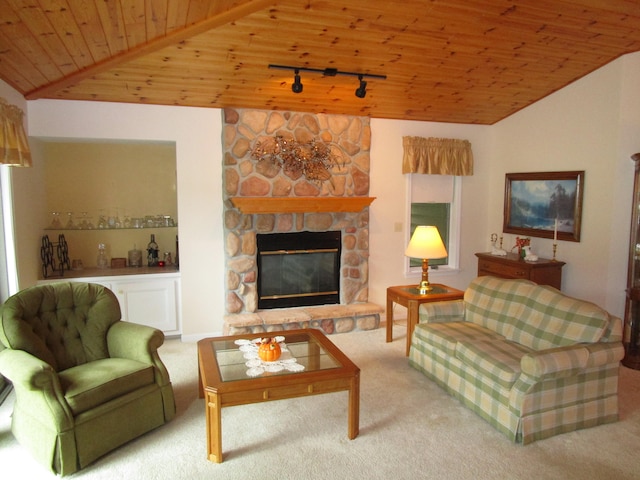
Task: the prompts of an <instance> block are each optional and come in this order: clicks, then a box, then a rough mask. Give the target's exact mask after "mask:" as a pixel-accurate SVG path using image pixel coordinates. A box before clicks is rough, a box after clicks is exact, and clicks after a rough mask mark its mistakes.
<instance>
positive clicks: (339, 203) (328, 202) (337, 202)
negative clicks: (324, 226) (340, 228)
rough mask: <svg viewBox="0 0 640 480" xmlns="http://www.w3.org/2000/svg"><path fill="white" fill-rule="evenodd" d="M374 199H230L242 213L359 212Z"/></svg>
mask: <svg viewBox="0 0 640 480" xmlns="http://www.w3.org/2000/svg"><path fill="white" fill-rule="evenodd" d="M375 198H376V197H282V198H280V197H232V198H230V200H231V203H232V204H233V206H234V207H235V208H237V209H238V210H240V211H241V212H242V213H245V214H250V213H320V212H332V213H335V212H360V211H361V210H362V209H364V208H365V207H368V206H369V205H371V202H373V201H374V200H375Z"/></svg>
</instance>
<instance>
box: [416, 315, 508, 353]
mask: <svg viewBox="0 0 640 480" xmlns="http://www.w3.org/2000/svg"><path fill="white" fill-rule="evenodd" d="M414 332H415V333H414V335H416V336H417V337H418V338H419V339H420V340H421V341H423V342H424V343H426V344H429V345H433V346H434V347H435V348H438V349H440V350H444V351H445V353H446V354H447V355H455V354H456V346H457V345H458V342H461V341H469V342H477V341H482V340H489V339H500V338H503V337H501V336H500V335H498V334H496V333H493V332H492V331H491V330H489V329H487V328H484V327H480V326H478V325H475V324H473V323H469V322H448V323H426V324H418V325H416V328H415V331H414Z"/></svg>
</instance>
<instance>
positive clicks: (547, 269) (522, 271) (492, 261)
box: [476, 253, 565, 290]
mask: <svg viewBox="0 0 640 480" xmlns="http://www.w3.org/2000/svg"><path fill="white" fill-rule="evenodd" d="M476 257H478V276H482V275H493V276H494V277H500V278H523V279H525V280H531V281H532V282H536V283H538V284H540V285H550V286H552V287H555V288H557V289H558V290H560V289H561V287H562V267H563V266H564V265H565V262H559V261H557V260H549V259H546V258H539V259H538V261H537V262H525V261H524V260H522V259H521V258H520V257H519V256H518V255H517V254H515V253H507V256H506V257H504V256H503V257H501V256H498V255H491V254H490V253H476Z"/></svg>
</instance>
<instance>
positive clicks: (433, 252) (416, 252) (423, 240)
mask: <svg viewBox="0 0 640 480" xmlns="http://www.w3.org/2000/svg"><path fill="white" fill-rule="evenodd" d="M404 254H405V255H406V256H407V257H413V258H421V259H422V281H421V282H420V285H419V286H418V289H419V290H420V295H424V294H425V293H428V292H430V291H431V290H433V287H432V286H430V285H429V259H430V258H432V259H436V258H444V257H446V256H447V249H446V248H445V246H444V243H442V238H441V237H440V232H438V228H437V227H434V226H432V225H429V226H419V227H416V229H415V231H414V232H413V235H412V236H411V241H410V242H409V245H408V246H407V249H406V250H405V252H404Z"/></svg>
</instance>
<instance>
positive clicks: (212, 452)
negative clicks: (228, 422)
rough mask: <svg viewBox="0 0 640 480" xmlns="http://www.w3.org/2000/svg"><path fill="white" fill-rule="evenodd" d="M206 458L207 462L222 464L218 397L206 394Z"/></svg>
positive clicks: (220, 419) (213, 394) (209, 393)
mask: <svg viewBox="0 0 640 480" xmlns="http://www.w3.org/2000/svg"><path fill="white" fill-rule="evenodd" d="M205 413H206V417H207V422H206V424H207V456H208V458H209V461H211V462H215V463H222V418H221V408H220V401H219V399H218V395H216V394H215V393H211V392H207V407H206V412H205Z"/></svg>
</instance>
